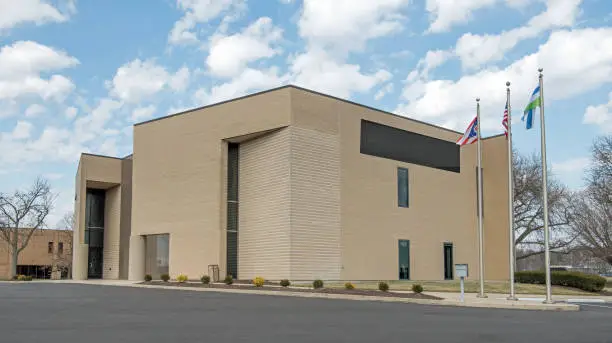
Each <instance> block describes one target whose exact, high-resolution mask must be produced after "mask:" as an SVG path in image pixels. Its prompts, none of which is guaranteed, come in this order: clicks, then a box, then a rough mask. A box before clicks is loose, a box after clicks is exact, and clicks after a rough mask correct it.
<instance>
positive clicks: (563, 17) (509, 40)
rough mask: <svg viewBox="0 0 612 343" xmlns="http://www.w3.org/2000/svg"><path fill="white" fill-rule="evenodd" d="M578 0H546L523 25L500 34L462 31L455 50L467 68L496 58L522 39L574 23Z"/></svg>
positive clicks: (474, 67) (496, 59)
mask: <svg viewBox="0 0 612 343" xmlns="http://www.w3.org/2000/svg"><path fill="white" fill-rule="evenodd" d="M581 2H582V0H547V3H546V6H547V8H546V10H545V11H544V12H542V13H540V14H539V15H536V16H535V17H533V18H531V19H530V20H529V22H528V23H527V24H526V25H525V26H522V27H518V28H515V29H512V30H509V31H504V32H502V33H500V34H485V35H477V34H472V33H466V34H464V35H463V36H461V37H460V38H459V39H458V40H457V44H456V46H455V53H456V54H457V56H458V57H459V58H460V59H461V63H462V65H463V67H464V68H467V69H476V68H478V67H480V66H481V65H483V64H486V63H488V62H495V61H499V60H501V59H502V58H503V57H504V56H505V54H506V52H508V51H510V50H511V49H512V48H514V47H515V46H516V45H517V44H518V43H519V42H520V41H522V40H525V39H529V38H535V37H537V36H539V35H540V34H541V33H543V32H545V31H547V30H550V29H554V28H560V27H569V26H572V25H574V23H575V22H576V19H577V17H578V15H579V13H580V4H581Z"/></svg>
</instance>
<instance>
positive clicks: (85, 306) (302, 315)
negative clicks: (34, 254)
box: [0, 282, 612, 343]
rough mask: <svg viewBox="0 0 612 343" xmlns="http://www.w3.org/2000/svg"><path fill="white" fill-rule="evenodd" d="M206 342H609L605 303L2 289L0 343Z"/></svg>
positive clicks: (611, 312) (37, 286) (611, 313)
mask: <svg viewBox="0 0 612 343" xmlns="http://www.w3.org/2000/svg"><path fill="white" fill-rule="evenodd" d="M606 306H609V307H606ZM205 341H214V342H283V343H299V342H309V343H312V342H538V343H541V342H612V306H610V304H607V305H604V306H603V307H602V306H601V305H600V306H585V307H583V311H580V312H548V311H546V312H543V311H542V312H541V311H521V310H491V309H475V308H455V307H443V306H424V305H415V304H396V303H378V302H365V301H350V300H327V299H307V298H292V297H276V296H263V295H242V294H227V293H214V292H193V291H175V290H159V289H141V288H128V287H114V286H93V285H75V284H50V283H36V282H32V283H11V284H9V283H3V284H0V342H11V343H17V342H28V343H29V342H46V343H59V342H62V343H66V342H87V343H96V342H105V343H107V342H113V343H114V342H164V343H167V342H205Z"/></svg>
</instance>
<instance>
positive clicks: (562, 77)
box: [396, 28, 612, 131]
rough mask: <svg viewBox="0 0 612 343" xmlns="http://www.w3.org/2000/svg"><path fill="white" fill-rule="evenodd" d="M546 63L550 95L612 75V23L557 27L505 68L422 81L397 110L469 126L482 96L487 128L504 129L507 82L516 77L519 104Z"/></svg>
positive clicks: (594, 84) (567, 93) (558, 96)
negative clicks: (535, 48) (609, 25)
mask: <svg viewBox="0 0 612 343" xmlns="http://www.w3.org/2000/svg"><path fill="white" fill-rule="evenodd" d="M541 66H544V67H546V70H545V71H544V72H545V79H544V80H545V89H546V97H547V100H548V101H550V100H556V99H564V98H568V97H570V96H573V95H576V94H579V93H582V92H586V91H588V90H590V89H593V88H596V87H599V86H600V85H602V84H605V83H609V82H610V80H612V28H601V29H582V30H573V31H557V32H554V33H552V34H551V36H550V37H549V39H548V41H547V42H545V43H544V44H542V45H541V46H540V47H539V49H538V51H537V52H536V53H533V54H530V55H526V56H524V57H523V58H521V59H519V60H517V61H515V62H514V63H512V64H511V65H509V66H508V67H506V68H505V69H497V68H489V69H485V70H481V71H479V72H477V73H475V74H471V75H466V76H463V77H461V78H460V79H459V80H457V81H452V80H432V81H426V80H419V81H416V82H414V83H410V84H408V85H407V86H406V87H405V88H404V91H403V98H404V99H405V100H406V101H407V103H406V104H403V105H400V106H398V107H397V109H396V112H398V113H404V114H406V115H409V116H411V117H414V118H417V119H423V120H426V121H429V122H435V123H437V124H440V125H444V126H446V127H449V128H452V129H459V130H462V129H464V126H465V125H466V123H468V122H469V120H471V119H472V117H473V116H474V108H475V103H474V99H475V98H476V97H480V98H481V99H482V101H481V104H482V113H483V114H487V113H491V114H495V116H489V115H485V116H484V118H483V129H485V130H486V129H496V130H499V131H501V124H500V118H501V113H502V109H503V104H504V102H505V99H506V96H505V91H504V90H505V86H504V85H505V82H506V81H511V82H512V89H513V99H518V100H515V104H514V108H515V109H517V108H521V107H522V106H523V105H524V104H525V103H524V102H525V101H527V99H528V96H529V92H531V91H532V90H533V88H534V87H535V85H536V84H537V69H538V68H539V67H541Z"/></svg>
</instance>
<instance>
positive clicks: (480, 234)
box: [476, 98, 487, 298]
mask: <svg viewBox="0 0 612 343" xmlns="http://www.w3.org/2000/svg"><path fill="white" fill-rule="evenodd" d="M476 122H477V124H478V126H477V131H476V132H477V134H478V245H479V246H478V259H479V265H478V267H479V276H480V293H479V294H478V297H479V298H486V297H487V296H486V295H485V292H484V258H483V255H484V254H483V230H482V167H481V165H482V148H481V143H480V141H481V136H480V128H481V124H482V123H481V122H480V98H476Z"/></svg>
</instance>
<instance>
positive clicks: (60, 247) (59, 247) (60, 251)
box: [57, 242, 64, 255]
mask: <svg viewBox="0 0 612 343" xmlns="http://www.w3.org/2000/svg"><path fill="white" fill-rule="evenodd" d="M57 253H58V254H60V255H61V254H63V253H64V243H62V242H59V243H58V245H57Z"/></svg>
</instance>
